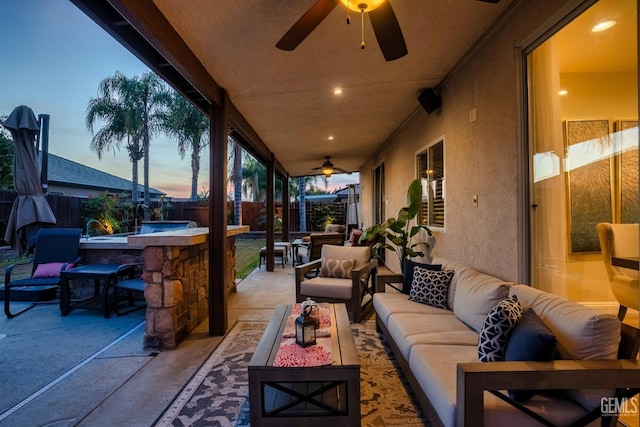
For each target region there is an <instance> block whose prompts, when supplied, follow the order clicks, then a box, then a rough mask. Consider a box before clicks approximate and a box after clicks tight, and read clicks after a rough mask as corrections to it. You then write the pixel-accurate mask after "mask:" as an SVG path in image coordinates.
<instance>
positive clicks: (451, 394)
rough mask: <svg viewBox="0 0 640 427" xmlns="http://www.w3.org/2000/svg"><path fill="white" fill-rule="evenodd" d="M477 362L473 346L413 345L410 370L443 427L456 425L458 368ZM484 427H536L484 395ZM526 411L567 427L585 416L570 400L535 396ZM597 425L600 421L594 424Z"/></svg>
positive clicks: (531, 420)
mask: <svg viewBox="0 0 640 427" xmlns="http://www.w3.org/2000/svg"><path fill="white" fill-rule="evenodd" d="M468 362H478V352H477V349H476V347H475V346H465V345H416V346H414V347H413V348H412V350H411V355H410V357H409V367H410V368H411V372H413V374H414V376H415V377H416V379H417V381H418V383H419V384H420V387H421V388H422V389H423V391H424V392H425V394H426V395H427V397H428V398H429V401H430V402H431V404H432V405H433V407H434V409H435V410H436V412H437V413H438V415H439V416H440V419H441V420H442V422H443V424H444V425H446V426H455V425H456V375H457V364H458V363H468ZM484 406H485V412H484V425H485V426H491V427H503V426H504V427H513V426H523V427H524V426H527V427H529V426H538V425H540V424H539V423H537V422H535V421H534V420H533V419H532V418H531V417H529V416H528V415H526V414H524V413H523V412H520V411H519V410H517V409H515V408H513V407H512V406H511V405H509V404H507V403H506V402H503V401H502V400H500V399H499V398H497V397H496V396H494V395H492V394H490V393H488V392H486V393H485V394H484ZM527 407H529V408H530V409H532V410H534V411H535V412H537V413H539V414H540V415H542V416H543V417H544V418H546V419H548V420H550V421H552V422H553V423H555V424H556V425H568V424H570V423H571V422H572V421H575V420H576V419H578V418H580V417H581V416H582V415H585V413H586V410H585V409H584V408H582V407H581V406H580V405H577V404H575V403H572V402H571V401H569V400H563V399H550V398H548V397H546V396H543V395H535V396H534V397H533V398H532V399H531V400H530V401H529V402H527ZM593 425H594V426H597V425H599V421H596V422H594V423H593Z"/></svg>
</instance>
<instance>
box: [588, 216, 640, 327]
mask: <svg viewBox="0 0 640 427" xmlns="http://www.w3.org/2000/svg"><path fill="white" fill-rule="evenodd" d="M596 231H597V232H598V238H599V240H600V248H601V251H602V260H603V261H604V266H605V269H606V270H607V275H608V276H609V283H610V284H611V290H612V291H613V295H614V296H615V297H616V300H618V303H619V304H620V308H619V310H618V319H620V320H623V319H624V316H625V315H626V313H627V308H632V309H634V310H638V305H639V301H638V299H639V298H640V292H639V289H638V271H637V270H631V269H628V268H621V267H616V266H614V265H613V264H612V263H611V258H615V257H622V258H626V257H631V258H637V257H638V252H639V251H640V249H639V243H638V237H639V236H638V233H639V228H638V224H611V223H608V222H602V223H599V224H597V225H596Z"/></svg>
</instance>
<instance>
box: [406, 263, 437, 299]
mask: <svg viewBox="0 0 640 427" xmlns="http://www.w3.org/2000/svg"><path fill="white" fill-rule="evenodd" d="M416 267H422V268H426V269H427V270H434V271H440V270H442V264H423V263H420V262H416V261H412V260H410V259H409V258H407V259H405V260H404V267H402V293H403V294H407V295H409V292H411V283H413V270H414V269H415V268H416Z"/></svg>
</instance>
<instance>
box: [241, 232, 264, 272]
mask: <svg viewBox="0 0 640 427" xmlns="http://www.w3.org/2000/svg"><path fill="white" fill-rule="evenodd" d="M264 245H265V240H264V239H256V240H253V239H238V238H236V278H237V279H244V278H245V277H247V276H248V275H249V273H251V272H252V271H253V270H254V269H255V268H256V267H258V262H259V261H260V248H261V247H263V246H264Z"/></svg>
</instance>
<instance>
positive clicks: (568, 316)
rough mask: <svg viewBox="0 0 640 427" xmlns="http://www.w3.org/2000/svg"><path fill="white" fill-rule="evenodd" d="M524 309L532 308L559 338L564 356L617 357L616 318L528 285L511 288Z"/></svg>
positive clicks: (583, 357) (617, 326)
mask: <svg viewBox="0 0 640 427" xmlns="http://www.w3.org/2000/svg"><path fill="white" fill-rule="evenodd" d="M510 294H511V295H517V296H518V301H520V304H521V305H522V307H523V309H525V310H526V309H527V308H531V309H532V310H533V311H535V312H536V314H537V315H538V317H540V319H541V320H542V321H543V322H544V324H545V325H546V326H547V328H549V330H550V331H551V332H552V333H553V334H554V335H555V336H556V338H557V340H558V354H559V356H560V358H561V359H569V360H571V359H578V360H580V359H616V358H617V357H618V345H619V343H620V321H619V320H618V318H617V317H615V316H612V315H609V314H604V313H602V312H600V311H597V310H594V309H592V308H589V307H586V306H584V305H581V304H578V303H577V302H574V301H570V300H568V299H566V298H563V297H560V296H558V295H553V294H550V293H547V292H544V291H541V290H539V289H535V288H532V287H531V286H527V285H515V286H512V287H511V291H510Z"/></svg>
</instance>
